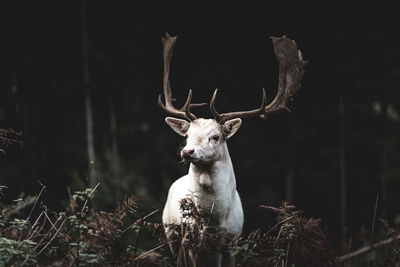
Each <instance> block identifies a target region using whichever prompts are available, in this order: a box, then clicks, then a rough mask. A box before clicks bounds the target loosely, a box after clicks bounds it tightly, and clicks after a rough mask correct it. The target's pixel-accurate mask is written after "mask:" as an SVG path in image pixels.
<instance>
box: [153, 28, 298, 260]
mask: <svg viewBox="0 0 400 267" xmlns="http://www.w3.org/2000/svg"><path fill="white" fill-rule="evenodd" d="M176 39H177V37H171V36H169V35H168V33H167V34H166V36H165V38H162V41H163V54H164V77H163V87H164V98H165V105H164V104H163V103H162V100H161V95H160V96H159V98H158V103H159V105H160V107H161V108H162V109H164V110H165V111H166V112H167V113H168V114H170V115H172V116H174V117H167V118H166V119H165V121H166V123H167V124H168V125H169V126H170V127H171V128H172V129H173V130H174V131H175V132H176V133H178V134H179V135H181V136H184V137H186V145H185V147H184V148H183V149H182V150H181V152H180V154H181V157H182V159H183V160H184V161H185V162H187V163H190V166H189V172H188V174H186V175H185V176H183V177H181V178H179V179H178V180H176V181H175V182H174V183H173V184H172V185H171V187H170V189H169V192H168V197H167V201H166V203H165V207H164V211H163V215H162V222H163V224H164V227H165V233H166V235H167V238H170V236H171V229H170V228H169V227H168V226H169V225H180V224H181V223H182V222H183V217H184V216H183V214H182V210H181V207H180V201H181V200H182V199H184V198H188V197H190V198H192V201H193V203H195V205H196V206H197V207H198V208H199V209H201V210H207V211H210V212H211V215H210V216H211V218H212V220H211V221H212V222H213V225H212V226H213V227H216V228H218V230H219V232H220V233H223V234H224V235H225V236H226V237H228V236H229V237H239V236H240V235H241V233H242V229H243V221H244V219H243V209H242V203H241V200H240V197H239V193H238V192H237V190H236V178H235V173H234V170H233V166H232V161H231V158H230V156H229V152H228V146H227V140H228V139H229V138H231V137H232V136H233V135H234V134H235V133H236V132H237V130H238V129H239V127H240V125H241V123H242V120H241V118H247V117H254V116H257V117H261V118H265V117H266V116H267V115H268V114H270V113H273V112H276V111H279V110H282V109H286V110H288V108H287V107H286V102H287V101H288V100H290V98H291V95H292V94H293V93H294V92H295V91H296V90H297V89H298V88H299V87H300V82H301V79H302V76H303V73H304V70H303V65H304V64H305V61H303V58H302V55H301V52H300V51H299V50H297V46H296V43H295V42H294V41H292V40H290V39H288V38H286V37H285V36H284V37H281V38H272V40H273V45H274V50H275V54H276V56H277V59H278V62H279V87H278V93H277V95H276V97H275V98H274V100H273V101H272V102H271V103H270V104H269V105H266V94H265V90H264V88H263V90H262V91H263V98H262V104H261V107H260V108H258V109H254V110H250V111H240V112H231V113H224V114H219V113H218V112H217V110H216V109H215V107H214V105H215V100H216V96H217V90H215V91H214V94H213V97H212V99H211V102H210V109H211V112H212V113H213V115H214V119H202V118H199V119H198V118H197V117H196V116H195V115H194V114H193V113H191V111H190V108H191V107H198V106H203V105H207V104H206V103H202V104H191V98H192V91H191V90H189V94H188V97H187V100H186V103H185V104H184V106H183V107H182V108H181V109H176V108H174V106H173V105H172V102H173V101H174V99H173V98H172V92H171V88H170V83H169V72H170V63H171V58H172V52H173V48H174V46H175V42H176ZM222 240H223V239H222ZM171 249H172V247H171ZM189 255H190V259H191V261H192V265H193V266H196V264H197V256H196V255H193V254H190V252H189ZM216 261H217V262H216V265H217V266H221V264H222V254H221V253H220V252H218V253H217V255H216ZM224 262H225V260H224ZM227 262H230V263H229V264H231V265H233V264H234V261H233V260H232V259H228V260H227Z"/></svg>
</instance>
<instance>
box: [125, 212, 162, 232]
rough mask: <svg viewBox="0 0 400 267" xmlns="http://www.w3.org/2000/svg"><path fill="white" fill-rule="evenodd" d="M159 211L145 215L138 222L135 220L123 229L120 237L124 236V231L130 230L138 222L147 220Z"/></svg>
mask: <svg viewBox="0 0 400 267" xmlns="http://www.w3.org/2000/svg"><path fill="white" fill-rule="evenodd" d="M158 211H159V209H156V210H153V211H152V212H150V213H149V214H147V215H146V216H144V217H142V218H141V219H139V220H136V221H135V222H134V223H132V224H131V225H129V226H128V227H127V228H125V229H124V230H123V231H122V232H121V235H122V234H124V233H125V232H126V231H128V230H130V229H131V228H132V226H134V225H136V224H137V223H138V222H139V221H143V220H146V219H147V218H149V217H150V216H151V215H153V214H154V213H156V212H158Z"/></svg>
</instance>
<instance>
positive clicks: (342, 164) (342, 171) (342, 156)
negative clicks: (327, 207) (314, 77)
mask: <svg viewBox="0 0 400 267" xmlns="http://www.w3.org/2000/svg"><path fill="white" fill-rule="evenodd" d="M344 112H345V107H344V102H343V98H340V102H339V117H340V127H339V128H340V133H339V134H340V151H339V180H340V182H339V183H340V186H339V187H340V193H339V194H340V196H339V199H340V244H341V246H342V248H343V247H344V244H345V238H346V221H347V218H346V212H347V211H346V208H347V206H346V150H345V133H344Z"/></svg>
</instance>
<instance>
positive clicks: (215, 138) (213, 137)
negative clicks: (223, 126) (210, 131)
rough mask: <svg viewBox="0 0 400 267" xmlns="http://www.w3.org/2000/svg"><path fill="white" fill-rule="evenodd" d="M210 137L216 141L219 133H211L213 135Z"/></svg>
mask: <svg viewBox="0 0 400 267" xmlns="http://www.w3.org/2000/svg"><path fill="white" fill-rule="evenodd" d="M211 138H212V139H213V140H214V141H218V140H219V135H213V136H211Z"/></svg>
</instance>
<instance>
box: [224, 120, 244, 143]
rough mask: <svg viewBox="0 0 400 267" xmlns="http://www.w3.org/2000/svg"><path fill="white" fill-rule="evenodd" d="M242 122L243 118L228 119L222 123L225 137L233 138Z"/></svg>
mask: <svg viewBox="0 0 400 267" xmlns="http://www.w3.org/2000/svg"><path fill="white" fill-rule="evenodd" d="M241 124H242V120H241V119H232V120H229V121H226V122H225V123H224V124H223V125H222V133H223V135H224V138H225V139H229V138H231V137H232V136H233V135H234V134H235V133H236V132H237V130H238V129H239V127H240V125H241Z"/></svg>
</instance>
